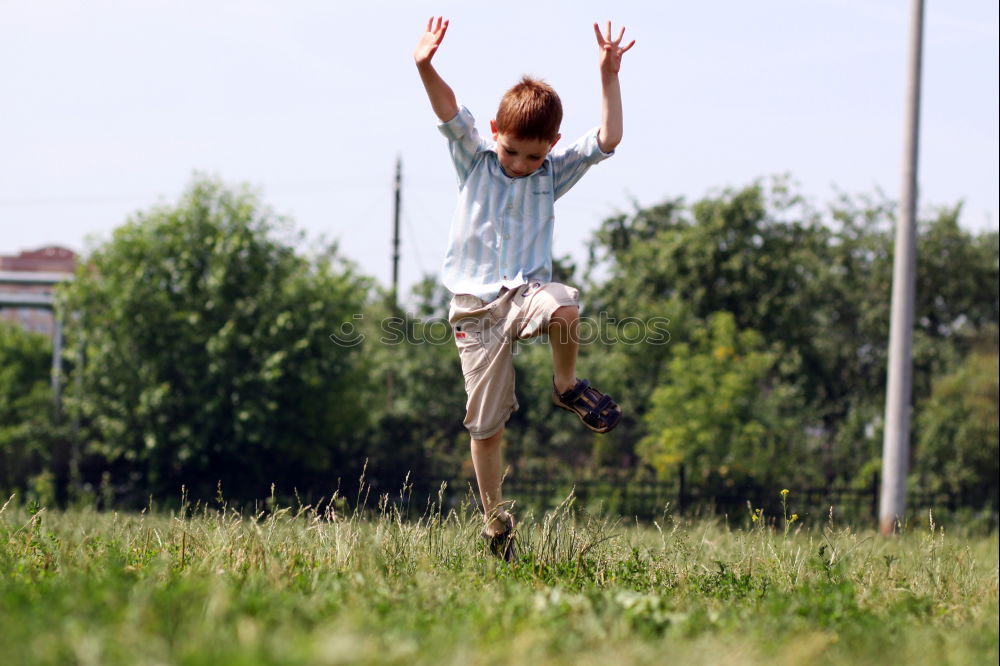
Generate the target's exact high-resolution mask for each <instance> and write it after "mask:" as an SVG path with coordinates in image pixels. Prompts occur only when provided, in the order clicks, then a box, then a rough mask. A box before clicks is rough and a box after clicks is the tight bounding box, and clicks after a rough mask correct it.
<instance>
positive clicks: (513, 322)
mask: <svg viewBox="0 0 1000 666" xmlns="http://www.w3.org/2000/svg"><path fill="white" fill-rule="evenodd" d="M578 304H579V292H578V291H577V290H576V289H574V288H572V287H567V286H566V285H563V284H559V283H556V282H550V283H547V284H542V283H539V282H532V283H530V284H525V285H521V286H520V287H516V288H515V289H510V290H505V291H501V292H500V295H499V296H497V298H496V299H495V300H494V301H492V302H487V301H484V300H482V299H479V298H476V297H475V296H472V295H469V294H456V295H455V296H454V297H452V299H451V308H450V310H449V312H448V321H449V322H450V323H451V326H452V329H453V333H454V334H455V344H456V345H458V354H459V357H460V358H461V360H462V374H463V375H465V394H466V395H467V396H468V400H467V402H466V404H465V427H466V428H467V429H468V431H469V434H470V435H472V437H473V439H486V438H487V437H490V436H491V435H494V434H496V433H497V432H498V431H499V430H500V428H502V427H503V426H504V424H506V423H507V419H509V418H510V415H511V414H513V413H514V411H516V410H517V406H518V405H517V398H516V397H514V342H515V341H517V340H524V339H527V338H531V337H534V336H536V335H538V334H539V333H543V332H545V331H546V330H547V329H548V327H549V320H550V318H551V317H552V313H553V312H555V311H556V310H557V309H559V308H560V307H562V306H564V305H578Z"/></svg>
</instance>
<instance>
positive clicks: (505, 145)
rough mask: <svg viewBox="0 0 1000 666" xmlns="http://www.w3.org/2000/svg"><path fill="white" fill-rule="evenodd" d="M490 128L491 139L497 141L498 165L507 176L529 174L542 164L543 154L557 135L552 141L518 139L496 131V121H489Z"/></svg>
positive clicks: (516, 176)
mask: <svg viewBox="0 0 1000 666" xmlns="http://www.w3.org/2000/svg"><path fill="white" fill-rule="evenodd" d="M490 129H491V130H492V131H493V140H494V141H496V142H497V157H499V158H500V166H502V167H503V170H504V171H505V172H507V175H508V176H512V177H514V178H523V177H524V176H530V175H531V174H533V173H534V172H535V171H537V170H538V167H540V166H542V162H543V161H544V160H545V156H546V155H548V154H549V151H550V150H552V146H554V145H556V141H558V140H559V135H558V134H557V135H556V138H555V139H553V140H552V141H546V140H545V139H519V138H517V137H515V136H511V135H510V134H501V133H500V132H498V131H497V125H496V121H494V120H491V121H490Z"/></svg>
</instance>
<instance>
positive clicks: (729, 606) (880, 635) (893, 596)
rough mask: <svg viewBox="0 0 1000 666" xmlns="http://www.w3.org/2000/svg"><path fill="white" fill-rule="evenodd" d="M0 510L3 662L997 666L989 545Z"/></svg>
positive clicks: (577, 524) (784, 527) (573, 515)
mask: <svg viewBox="0 0 1000 666" xmlns="http://www.w3.org/2000/svg"><path fill="white" fill-rule="evenodd" d="M336 506H337V507H338V509H340V510H335V509H334V508H333V507H334V505H332V504H331V505H329V506H325V507H323V508H322V509H315V508H311V507H302V508H299V509H297V510H290V509H283V510H277V511H272V512H269V513H267V514H266V515H265V514H261V515H259V516H256V517H254V516H246V515H239V514H237V513H236V512H234V511H231V510H227V509H225V507H223V506H220V507H216V508H212V509H208V508H205V507H196V508H193V509H192V508H186V509H185V510H183V511H181V512H177V513H175V514H172V515H168V514H165V513H162V512H153V513H131V514H116V513H97V512H95V511H91V510H74V511H68V512H62V513H60V512H54V511H47V510H44V509H41V510H39V509H37V508H34V507H23V506H18V505H17V504H16V501H14V502H10V503H8V505H7V506H6V507H5V508H4V509H3V511H2V512H0V663H3V664H12V665H14V664H88V665H89V664H356V663H357V664H435V665H440V664H531V666H540V665H543V664H609V663H616V664H617V663H626V664H647V663H673V664H852V665H855V666H856V665H858V664H880V665H887V664H894V663H906V664H995V663H997V657H998V629H997V623H998V601H997V599H998V587H997V559H998V551H997V535H996V534H995V533H994V534H992V535H990V536H975V537H970V536H961V535H959V534H958V532H959V531H960V530H958V529H954V528H952V527H949V528H948V530H947V531H946V530H945V529H943V528H942V527H940V526H934V525H931V526H925V527H923V528H921V529H919V530H913V531H906V530H904V533H903V534H902V535H901V536H899V537H894V538H889V539H884V538H880V537H878V536H877V535H874V534H872V533H868V532H856V531H853V530H851V529H850V528H847V527H842V526H838V525H825V526H822V527H820V526H816V527H812V528H809V529H805V528H802V527H801V525H799V524H798V523H797V522H792V523H788V524H786V522H787V521H786V519H785V517H782V516H779V517H777V520H770V519H768V517H767V516H760V517H759V519H758V520H752V519H751V515H750V514H749V512H748V515H747V517H746V520H745V521H744V524H743V525H741V526H739V527H738V528H737V527H735V526H733V525H732V523H730V525H729V526H726V525H723V524H720V523H717V522H711V521H697V522H686V521H683V520H674V519H671V518H670V517H669V516H667V517H665V519H664V521H663V522H662V524H660V525H658V526H655V525H654V526H650V527H641V526H636V525H622V524H618V523H615V522H612V521H608V520H605V519H598V518H593V517H589V516H587V515H586V514H581V513H578V512H576V511H574V510H573V507H572V502H571V501H567V502H566V503H564V505H563V506H562V507H560V508H559V509H557V510H555V511H553V512H551V513H549V514H547V515H545V516H538V517H537V518H536V517H533V516H522V520H521V528H520V534H521V551H522V559H521V561H520V562H518V563H516V564H514V565H505V564H501V563H498V562H496V561H494V560H493V559H490V558H488V557H486V556H485V555H484V553H483V550H482V547H481V546H480V544H479V542H478V539H477V535H478V532H479V529H480V525H479V523H478V520H477V519H476V517H475V515H474V514H473V512H472V511H469V510H460V511H450V512H447V513H442V512H440V511H436V510H434V509H433V508H432V509H429V510H428V511H426V512H425V513H424V515H423V517H419V518H417V519H413V520H409V521H405V520H401V519H400V518H399V517H398V516H397V515H395V514H394V512H393V511H392V510H390V509H383V510H382V511H375V512H373V513H365V514H362V513H360V512H354V511H351V510H350V509H349V508H345V506H344V504H343V503H340V504H337V505H336Z"/></svg>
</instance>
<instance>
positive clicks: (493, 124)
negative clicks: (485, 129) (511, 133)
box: [490, 118, 500, 141]
mask: <svg viewBox="0 0 1000 666" xmlns="http://www.w3.org/2000/svg"><path fill="white" fill-rule="evenodd" d="M490 131H491V132H493V140H494V141H496V140H497V135H499V134H500V132H498V131H497V121H496V119H495V118H494V119H491V120H490Z"/></svg>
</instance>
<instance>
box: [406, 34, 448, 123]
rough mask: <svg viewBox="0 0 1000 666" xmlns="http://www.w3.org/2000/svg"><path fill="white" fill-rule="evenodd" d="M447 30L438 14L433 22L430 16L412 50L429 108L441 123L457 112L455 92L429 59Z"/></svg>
mask: <svg viewBox="0 0 1000 666" xmlns="http://www.w3.org/2000/svg"><path fill="white" fill-rule="evenodd" d="M447 31H448V21H447V20H445V19H442V18H441V17H440V16H439V17H437V23H436V24H435V22H434V17H433V16H432V17H431V18H430V19H429V20H428V21H427V30H426V32H424V34H423V35H422V36H421V37H420V41H419V42H418V43H417V48H416V49H414V51H413V59H414V61H416V63H417V71H418V72H419V73H420V80H421V81H423V82H424V89H425V90H426V91H427V97H428V98H429V99H430V100H431V108H433V109H434V113H435V114H436V115H437V117H438V119H439V120H440V121H441V122H443V123H446V122H448V121H449V120H451V119H452V118H454V117H455V115H456V114H457V113H458V101H457V100H456V99H455V92H454V91H453V90H452V89H451V87H450V86H449V85H448V84H447V83H445V82H444V79H442V78H441V75H440V74H438V73H437V70H435V69H434V66H433V65H431V59H432V58H433V57H434V54H435V53H436V52H437V50H438V47H439V46H441V41H442V40H443V39H444V34H445V33H446V32H447Z"/></svg>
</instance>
